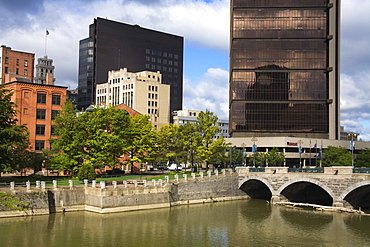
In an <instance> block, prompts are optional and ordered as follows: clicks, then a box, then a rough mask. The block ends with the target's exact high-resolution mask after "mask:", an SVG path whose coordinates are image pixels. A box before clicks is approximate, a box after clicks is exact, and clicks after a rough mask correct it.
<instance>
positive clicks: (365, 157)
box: [355, 148, 370, 167]
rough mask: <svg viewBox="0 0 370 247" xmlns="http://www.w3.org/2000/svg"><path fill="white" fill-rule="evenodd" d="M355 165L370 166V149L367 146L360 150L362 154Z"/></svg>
mask: <svg viewBox="0 0 370 247" xmlns="http://www.w3.org/2000/svg"><path fill="white" fill-rule="evenodd" d="M355 166H357V167H370V149H369V148H365V149H363V150H361V151H360V154H359V155H358V156H357V158H356V160H355Z"/></svg>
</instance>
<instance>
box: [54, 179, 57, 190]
mask: <svg viewBox="0 0 370 247" xmlns="http://www.w3.org/2000/svg"><path fill="white" fill-rule="evenodd" d="M57 187H58V182H57V180H53V188H54V189H56V188H57Z"/></svg>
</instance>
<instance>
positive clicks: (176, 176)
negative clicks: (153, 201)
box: [175, 174, 179, 182]
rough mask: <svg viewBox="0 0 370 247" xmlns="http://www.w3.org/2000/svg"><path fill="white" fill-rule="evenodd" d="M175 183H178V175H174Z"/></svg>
mask: <svg viewBox="0 0 370 247" xmlns="http://www.w3.org/2000/svg"><path fill="white" fill-rule="evenodd" d="M175 181H176V182H178V181H179V175H178V174H176V175H175Z"/></svg>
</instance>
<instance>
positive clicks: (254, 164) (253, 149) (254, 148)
mask: <svg viewBox="0 0 370 247" xmlns="http://www.w3.org/2000/svg"><path fill="white" fill-rule="evenodd" d="M251 141H252V142H253V146H252V153H253V167H256V155H255V153H256V152H257V145H256V141H258V139H257V138H256V137H252V139H251Z"/></svg>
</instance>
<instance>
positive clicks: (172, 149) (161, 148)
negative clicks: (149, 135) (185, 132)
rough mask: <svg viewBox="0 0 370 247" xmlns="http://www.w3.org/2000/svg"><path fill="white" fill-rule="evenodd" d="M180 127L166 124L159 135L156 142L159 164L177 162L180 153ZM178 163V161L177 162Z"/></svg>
mask: <svg viewBox="0 0 370 247" xmlns="http://www.w3.org/2000/svg"><path fill="white" fill-rule="evenodd" d="M178 139H179V126H178V125H175V124H166V125H163V126H162V127H161V129H160V130H159V131H158V133H157V140H156V142H155V143H156V147H157V152H156V159H157V160H158V161H159V162H162V163H167V162H168V161H172V162H175V158H176V157H177V156H178V152H179V140H178ZM176 162H177V160H176Z"/></svg>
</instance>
